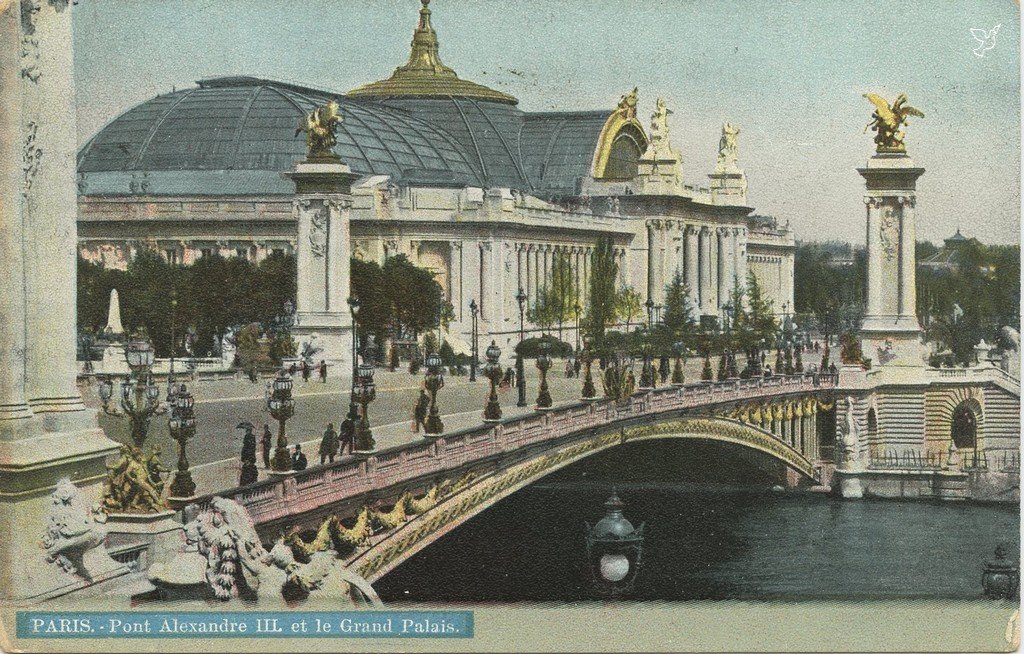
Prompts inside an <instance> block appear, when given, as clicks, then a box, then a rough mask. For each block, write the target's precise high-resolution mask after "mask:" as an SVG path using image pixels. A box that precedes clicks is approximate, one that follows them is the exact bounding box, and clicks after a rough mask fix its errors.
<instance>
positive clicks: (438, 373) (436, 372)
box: [424, 352, 444, 436]
mask: <svg viewBox="0 0 1024 654" xmlns="http://www.w3.org/2000/svg"><path fill="white" fill-rule="evenodd" d="M424 384H425V385H426V387H427V392H429V393H430V412H429V414H428V415H427V423H426V425H425V428H424V432H426V433H427V434H428V435H431V436H436V435H439V434H441V433H443V432H444V423H443V422H441V414H440V413H439V412H438V410H437V392H438V391H439V390H441V389H442V388H444V373H443V372H442V370H441V357H440V355H438V354H437V352H431V353H430V354H428V355H427V374H426V379H425V381H424Z"/></svg>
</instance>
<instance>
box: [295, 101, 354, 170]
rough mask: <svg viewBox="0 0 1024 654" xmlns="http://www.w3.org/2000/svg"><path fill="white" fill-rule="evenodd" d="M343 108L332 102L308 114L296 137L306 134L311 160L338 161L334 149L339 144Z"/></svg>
mask: <svg viewBox="0 0 1024 654" xmlns="http://www.w3.org/2000/svg"><path fill="white" fill-rule="evenodd" d="M341 121H342V117H341V107H340V106H339V105H338V103H337V101H335V100H331V101H330V102H328V103H327V104H325V105H321V106H319V107H317V108H315V109H313V111H311V112H309V113H308V114H306V117H305V118H303V119H302V123H301V124H300V125H299V127H298V129H296V130H295V135H296V136H298V135H299V133H300V132H305V133H306V148H307V150H308V153H307V158H309V159H325V158H326V159H336V158H337V155H336V154H334V152H333V151H332V148H333V147H334V146H335V144H337V142H338V137H337V132H338V125H339V124H341Z"/></svg>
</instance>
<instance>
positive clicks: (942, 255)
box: [917, 229, 978, 272]
mask: <svg viewBox="0 0 1024 654" xmlns="http://www.w3.org/2000/svg"><path fill="white" fill-rule="evenodd" d="M971 243H973V244H975V245H977V244H978V240H977V239H974V238H967V237H966V236H964V235H963V234H961V233H960V230H959V229H957V230H956V234H953V235H952V236H950V237H949V238H947V239H945V240H944V241H943V245H942V247H941V248H940V249H939V251H938V252H936V253H935V254H933V255H931V256H929V257H925V258H923V259H921V260H920V261H919V262H918V263H917V265H918V267H919V268H926V269H929V270H935V271H948V272H955V271H957V270H958V269H959V268H960V265H961V264H962V258H963V253H962V250H963V247H964V246H965V245H968V244H971Z"/></svg>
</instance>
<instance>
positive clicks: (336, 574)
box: [150, 497, 381, 607]
mask: <svg viewBox="0 0 1024 654" xmlns="http://www.w3.org/2000/svg"><path fill="white" fill-rule="evenodd" d="M186 515H192V516H193V518H192V519H191V520H190V521H189V522H188V524H186V525H185V540H186V551H184V552H182V553H180V554H179V555H177V556H176V557H175V558H174V564H173V566H171V565H154V566H153V568H151V571H150V581H152V582H153V584H154V585H156V586H157V587H158V588H167V587H169V586H177V587H179V588H181V587H187V586H188V584H187V583H186V582H188V581H191V582H192V584H191V585H192V587H193V588H204V589H205V593H206V594H207V596H208V595H209V594H212V595H213V597H215V598H217V599H220V600H224V601H227V600H231V599H233V598H240V599H247V600H274V599H276V600H284V601H287V602H293V601H298V600H304V599H306V598H310V597H314V598H315V597H321V598H330V599H335V600H336V599H338V598H348V599H349V600H351V602H352V604H353V605H356V606H365V605H372V606H378V607H379V606H381V602H380V598H379V597H378V596H377V593H376V592H375V591H374V590H373V587H372V586H370V584H369V582H367V581H366V580H365V579H363V578H362V577H360V576H359V575H357V574H355V573H354V572H352V571H350V570H347V569H346V568H345V566H344V565H343V564H342V562H341V561H340V560H339V559H338V555H337V552H335V551H334V550H332V549H327V550H324V551H319V552H314V553H313V554H311V555H309V556H308V557H307V556H303V558H306V559H308V560H307V561H304V562H303V561H300V560H299V559H297V558H296V554H295V552H294V551H293V549H292V548H291V547H290V546H289V545H288V544H287V543H286V542H285V540H284V539H283V538H280V539H278V540H277V542H276V543H275V544H274V546H273V547H272V548H271V549H270V551H269V552H268V551H267V550H266V549H265V548H264V547H263V544H262V543H261V542H260V539H259V535H258V534H257V533H256V526H255V525H254V524H253V521H252V518H251V517H250V516H249V513H248V512H247V511H246V510H245V508H244V507H243V506H242V505H240V504H238V503H237V502H235V501H234V500H230V499H227V498H223V497H214V498H213V499H212V500H211V501H210V504H209V505H208V506H207V507H205V508H203V509H201V510H199V509H198V507H196V506H195V505H193V506H190V507H189V508H188V509H186ZM183 570H184V571H189V572H188V574H193V573H195V574H197V575H198V578H196V579H185V578H183V577H182V574H181V571H183ZM200 570H201V571H202V572H201V573H199V572H197V571H200Z"/></svg>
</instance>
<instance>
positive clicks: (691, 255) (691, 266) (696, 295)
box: [683, 225, 700, 312]
mask: <svg viewBox="0 0 1024 654" xmlns="http://www.w3.org/2000/svg"><path fill="white" fill-rule="evenodd" d="M683 235H684V239H685V245H684V251H685V255H684V260H685V274H684V279H685V280H686V284H687V285H688V286H689V288H690V302H691V303H692V305H693V306H694V307H697V310H698V312H699V311H700V309H699V307H700V279H699V277H700V275H699V273H698V272H697V271H698V268H697V263H698V261H699V254H698V251H699V250H698V247H697V246H698V242H697V241H698V237H697V229H696V228H695V227H694V226H693V225H687V226H686V228H685V229H684V230H683Z"/></svg>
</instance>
